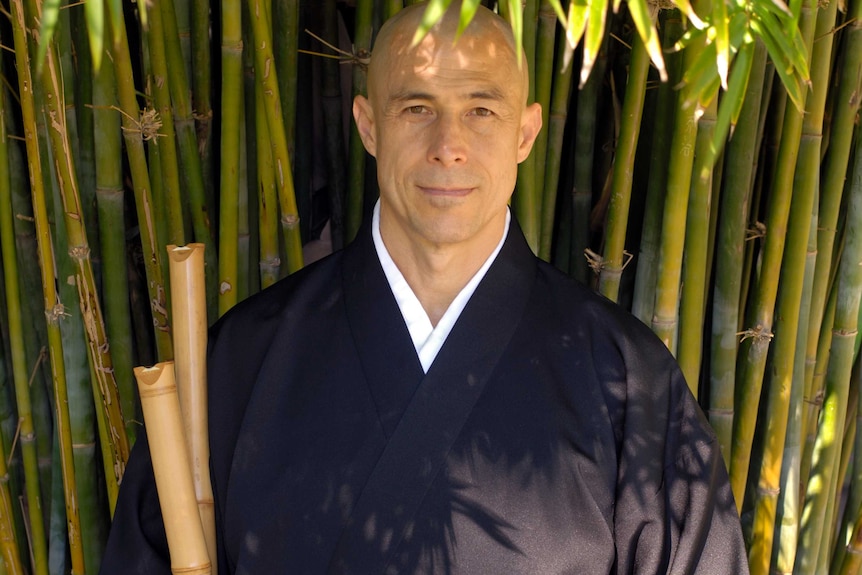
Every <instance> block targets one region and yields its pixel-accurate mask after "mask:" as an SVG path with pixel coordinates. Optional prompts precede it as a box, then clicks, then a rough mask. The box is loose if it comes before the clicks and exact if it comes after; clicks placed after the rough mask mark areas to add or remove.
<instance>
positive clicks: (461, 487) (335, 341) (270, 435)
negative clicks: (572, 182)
mask: <svg viewBox="0 0 862 575" xmlns="http://www.w3.org/2000/svg"><path fill="white" fill-rule="evenodd" d="M208 373H209V376H208V377H209V402H210V442H211V453H212V455H211V469H212V479H213V484H214V490H215V505H216V516H217V522H218V537H219V541H218V546H219V557H218V567H219V573H220V574H221V575H225V574H233V573H236V574H242V575H248V574H255V575H264V574H265V575H270V574H281V573H283V574H290V575H299V574H305V573H309V574H317V573H320V574H325V573H329V574H348V573H349V574H376V573H405V574H413V573H429V574H444V573H447V574H471V575H477V574H525V575H527V574H529V575H545V574H547V575H551V574H563V573H567V574H569V573H571V574H585V575H600V574H605V573H607V574H630V573H631V574H634V573H636V574H643V575H647V574H660V573H661V574H664V573H673V574H683V573H698V574H715V575H725V574H726V575H742V574H744V573H747V572H748V568H747V565H746V553H745V549H744V546H743V542H742V536H741V532H740V526H739V520H738V517H737V514H736V508H735V505H734V502H733V497H732V495H731V491H730V487H729V484H728V481H727V476H726V473H725V469H724V464H723V462H722V460H721V456H720V454H719V449H718V444H717V442H716V439H715V437H714V435H713V433H712V431H711V430H710V429H709V427H708V425H707V423H706V420H705V418H704V416H703V414H702V413H701V411H700V409H699V408H698V406H697V404H696V402H695V400H694V398H693V397H692V396H691V394H690V393H689V390H688V387H687V385H686V383H685V381H684V380H683V377H682V375H681V373H680V371H679V369H678V367H677V365H676V363H675V361H674V360H673V358H672V357H671V355H670V354H669V353H668V351H667V350H666V349H665V347H664V346H663V345H662V343H661V342H660V341H659V340H658V339H657V338H656V337H655V336H654V335H653V334H652V333H651V332H650V331H649V330H648V329H647V328H646V327H645V326H644V325H642V324H641V323H640V322H639V321H637V320H636V319H634V318H633V317H632V316H630V315H629V314H627V313H626V312H624V311H622V310H621V309H620V308H618V307H617V306H616V305H614V304H612V303H610V302H608V301H607V300H605V299H603V298H601V297H599V296H597V295H595V294H593V293H592V292H591V291H589V290H588V289H586V288H584V287H582V286H581V285H579V284H578V283H576V282H574V281H573V280H571V279H569V278H568V277H566V276H564V275H563V274H561V273H560V272H558V271H557V270H556V269H554V268H552V267H551V266H549V265H547V264H546V263H544V262H541V261H540V260H538V259H537V258H535V257H534V256H533V254H532V253H531V251H530V250H529V248H528V246H527V244H526V242H525V241H524V238H523V236H522V234H521V232H520V230H519V229H518V227H517V225H516V224H514V222H513V225H512V227H511V230H510V232H509V236H508V238H507V239H506V242H505V244H504V246H503V248H502V251H501V252H500V254H499V256H498V258H497V259H496V261H495V262H494V263H493V265H492V266H491V267H490V269H489V271H488V273H487V275H486V276H485V278H484V279H483V280H482V282H481V283H480V284H479V286H478V288H477V289H476V292H475V293H474V295H473V296H472V298H471V299H470V301H469V303H468V304H467V306H466V308H465V309H464V311H463V313H462V314H461V316H460V318H459V319H458V321H457V323H456V324H455V326H454V328H453V329H452V332H451V333H450V335H449V337H448V338H447V340H446V342H445V343H444V345H443V347H442V349H441V350H440V353H439V355H438V356H437V358H436V359H435V361H434V363H433V364H432V366H431V368H430V369H429V371H428V373H427V374H424V373H423V371H422V368H421V366H420V364H419V360H418V357H417V355H416V351H415V349H414V347H413V344H412V341H411V339H410V336H409V334H408V332H407V328H406V326H405V324H404V321H403V319H402V316H401V314H400V311H399V309H398V306H397V304H396V303H395V299H394V297H393V296H392V292H391V290H390V288H389V285H388V283H387V281H386V278H385V276H384V274H383V271H382V269H381V267H380V264H379V261H378V259H377V255H376V253H375V250H374V246H373V243H372V240H371V233H370V229H365V230H364V232H363V233H361V235H360V237H359V239H358V240H357V241H355V242H354V243H353V244H352V245H350V246H349V247H348V248H347V249H346V250H344V251H343V252H340V253H336V254H334V255H332V256H330V257H329V258H327V259H325V260H323V261H322V262H319V263H317V264H315V265H312V266H310V267H309V268H306V269H305V270H303V271H301V272H299V273H297V274H294V275H292V276H290V277H288V278H287V279H285V280H283V281H281V282H279V283H277V284H276V285H275V286H273V287H272V288H270V289H267V290H265V291H263V292H262V293H260V294H258V295H256V296H254V297H252V298H250V299H249V300H246V301H245V302H242V303H241V304H239V305H238V306H237V307H236V308H235V309H234V310H232V311H231V312H229V313H228V314H227V315H226V316H225V317H224V318H223V319H222V320H220V321H219V322H218V323H217V324H216V325H215V327H214V328H213V330H212V332H211V334H210V353H209V364H208ZM156 497H157V495H156V492H155V486H154V482H153V477H152V469H151V467H150V460H149V455H148V452H147V445H146V438H145V437H143V438H142V439H140V440H139V443H138V444H137V445H136V446H135V449H134V452H133V455H132V458H131V460H130V462H129V466H128V468H127V471H126V475H125V477H124V479H123V483H122V486H121V490H120V498H119V503H118V507H117V511H116V514H115V517H114V524H113V527H112V532H111V536H110V541H109V545H108V550H107V553H106V556H105V560H104V562H103V565H102V573H103V574H105V575H112V574H120V573H147V574H167V573H169V572H170V568H169V559H168V556H167V545H166V542H165V536H164V531H163V527H162V525H161V515H160V511H159V507H158V503H157V499H156Z"/></svg>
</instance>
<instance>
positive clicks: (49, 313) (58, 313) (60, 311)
mask: <svg viewBox="0 0 862 575" xmlns="http://www.w3.org/2000/svg"><path fill="white" fill-rule="evenodd" d="M69 315H70V314H69V313H68V312H67V311H66V306H64V305H63V304H61V303H58V304H56V305H55V306H54V307H52V308H51V309H46V310H45V317H47V318H48V324H49V325H53V324H56V323H59V322H60V318H62V317H68V316H69Z"/></svg>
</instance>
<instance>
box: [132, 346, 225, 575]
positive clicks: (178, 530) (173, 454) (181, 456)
mask: <svg viewBox="0 0 862 575" xmlns="http://www.w3.org/2000/svg"><path fill="white" fill-rule="evenodd" d="M135 378H136V379H137V380H138V389H139V390H140V394H141V407H142V409H143V411H144V423H145V424H146V427H147V438H148V439H149V443H150V455H151V456H152V460H153V471H154V472H155V475H156V489H157V490H158V492H159V505H160V507H161V508H162V517H163V518H164V521H165V534H166V535H167V538H168V549H169V550H170V554H171V572H172V573H174V574H175V575H178V574H183V575H210V574H211V568H210V560H209V555H208V554H207V546H206V541H205V540H204V534H203V529H202V528H201V518H200V513H198V508H197V502H196V501H195V488H194V482H193V480H192V468H191V466H190V465H189V458H188V450H187V448H186V442H185V439H184V437H183V422H182V415H181V414H180V400H179V397H178V396H177V387H176V383H175V381H174V364H173V362H171V361H166V362H163V363H158V364H156V365H155V366H154V367H136V368H135Z"/></svg>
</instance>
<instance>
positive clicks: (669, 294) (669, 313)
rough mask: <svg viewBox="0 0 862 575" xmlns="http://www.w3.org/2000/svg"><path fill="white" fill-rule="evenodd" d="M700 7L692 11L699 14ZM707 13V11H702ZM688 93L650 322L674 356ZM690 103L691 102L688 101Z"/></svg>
mask: <svg viewBox="0 0 862 575" xmlns="http://www.w3.org/2000/svg"><path fill="white" fill-rule="evenodd" d="M704 8H705V7H704V6H703V5H702V4H701V5H699V6H695V9H696V10H703V9H704ZM704 11H705V12H708V10H704ZM704 42H705V39H703V40H698V41H695V42H693V43H692V44H691V45H689V46H688V47H687V48H686V49H685V51H684V53H683V69H684V70H687V69H689V68H690V67H691V66H692V64H693V63H694V62H696V61H697V59H698V56H699V55H700V53H701V52H702V51H703V49H704ZM689 98H690V94H689V93H688V90H686V89H684V90H683V92H682V94H681V95H680V97H679V99H678V101H677V105H676V113H675V119H674V123H673V135H672V137H671V145H670V150H671V151H670V162H669V165H668V180H667V196H666V197H665V204H664V213H663V214H662V225H661V240H660V248H659V256H658V266H657V267H658V272H657V274H658V275H657V281H656V291H655V294H656V295H655V307H654V309H653V315H652V319H651V322H650V325H651V327H652V330H653V331H654V332H655V333H656V335H658V337H659V338H660V339H661V340H662V342H663V343H664V344H665V346H667V348H668V349H669V350H671V352H672V353H674V354H675V353H676V332H677V326H678V311H677V307H678V304H679V291H680V278H681V276H682V259H683V247H684V244H683V241H681V239H680V237H679V230H684V229H686V219H687V216H688V214H687V211H686V210H687V208H688V197H689V190H690V186H691V174H692V169H693V161H694V150H695V142H696V138H697V115H698V110H697V106H696V105H695V103H694V102H693V101H687V100H689ZM692 100H693V99H692Z"/></svg>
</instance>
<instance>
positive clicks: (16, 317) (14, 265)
mask: <svg viewBox="0 0 862 575" xmlns="http://www.w3.org/2000/svg"><path fill="white" fill-rule="evenodd" d="M5 95H6V90H5V89H0V260H2V262H3V265H2V268H3V278H2V281H3V292H4V294H3V295H4V296H5V297H4V302H3V304H4V308H5V310H6V314H5V315H4V322H3V323H4V327H5V328H6V329H8V334H7V336H8V339H7V341H8V342H9V347H10V352H11V353H10V359H11V368H12V378H13V380H14V382H15V386H16V390H17V391H18V392H21V391H22V390H23V391H24V392H25V394H26V395H27V397H29V394H28V393H27V377H26V374H25V372H26V365H27V363H26V361H27V359H26V352H25V349H24V338H23V337H22V336H23V333H22V332H23V331H24V329H23V325H24V324H23V323H22V321H21V300H20V291H19V287H18V286H19V284H18V281H19V278H18V262H17V256H16V253H15V236H14V225H13V215H12V189H11V185H12V182H11V179H10V177H9V173H10V169H9V145H8V140H7V138H6V132H7V129H6V112H5V110H6V98H5ZM0 353H3V349H2V346H0ZM4 355H5V353H4ZM4 363H5V362H4ZM4 380H5V377H0V381H4ZM4 387H5V385H4ZM4 392H5V389H4ZM28 415H29V414H28ZM24 423H25V422H24V420H23V419H22V420H21V424H22V427H23V425H24ZM28 425H30V426H31V427H32V423H30V422H28ZM3 435H4V434H2V433H0V438H2V437H3ZM4 439H5V438H4ZM0 445H2V447H3V449H2V457H0V557H2V558H3V563H4V564H5V567H6V570H7V572H8V573H12V574H15V575H17V574H22V573H24V569H23V566H22V564H21V558H20V555H19V553H18V546H17V544H16V543H15V527H14V520H13V516H14V511H13V509H14V508H13V507H12V497H11V494H10V485H9V470H8V469H7V467H6V453H7V449H8V443H7V442H6V441H2V440H0ZM21 447H22V451H23V450H24V449H25V446H24V445H23V444H22V446H21ZM27 449H28V450H31V451H32V441H31V444H30V446H29V447H28V448H27ZM28 475H29V474H28ZM31 477H35V478H36V479H38V475H35V476H31ZM30 489H31V490H32V491H35V492H36V493H37V494H38V491H39V490H38V487H36V488H35V489H34V486H33V485H32V484H31V486H30ZM40 516H41V515H40ZM10 539H11V541H10Z"/></svg>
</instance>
